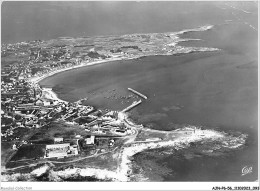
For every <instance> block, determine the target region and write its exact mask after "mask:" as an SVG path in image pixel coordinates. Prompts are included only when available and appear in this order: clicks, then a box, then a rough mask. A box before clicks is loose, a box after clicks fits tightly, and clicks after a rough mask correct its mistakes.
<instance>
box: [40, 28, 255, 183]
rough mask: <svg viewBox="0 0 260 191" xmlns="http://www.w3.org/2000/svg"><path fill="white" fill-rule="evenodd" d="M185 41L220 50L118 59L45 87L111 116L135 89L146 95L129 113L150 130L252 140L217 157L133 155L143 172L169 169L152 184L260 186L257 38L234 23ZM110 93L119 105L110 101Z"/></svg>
mask: <svg viewBox="0 0 260 191" xmlns="http://www.w3.org/2000/svg"><path fill="white" fill-rule="evenodd" d="M238 29H239V30H238ZM241 34H243V35H242V36H243V38H241ZM223 35H225V38H223ZM185 37H187V38H188V37H196V38H201V39H203V40H204V41H203V42H188V43H187V42H185V43H186V45H188V46H191V45H192V46H202V45H203V46H210V47H217V48H220V49H221V51H219V52H211V53H209V52H205V53H192V54H183V55H180V56H151V57H145V58H142V59H138V60H128V61H115V62H110V63H105V64H100V65H95V66H91V67H84V68H80V69H76V70H71V71H67V72H63V73H60V74H57V75H55V76H52V77H50V78H47V79H45V80H43V81H41V82H40V84H41V85H43V86H50V87H53V89H54V90H55V91H56V92H57V93H58V96H59V97H60V98H61V99H64V100H68V101H77V100H78V99H80V98H84V97H88V98H89V99H88V101H87V104H89V105H94V106H95V107H97V108H108V109H112V110H121V109H123V108H124V107H126V106H127V105H129V104H130V103H131V102H132V101H133V99H130V100H129V102H127V101H126V100H124V99H121V98H120V96H123V95H129V94H130V93H129V92H128V90H127V88H128V87H131V88H133V89H136V90H138V91H140V92H142V93H143V94H145V95H147V96H148V100H147V101H144V102H143V103H142V104H141V105H140V106H138V107H137V108H135V109H134V110H133V111H132V112H131V114H132V117H133V119H134V120H135V121H137V122H138V123H142V124H144V125H146V126H148V127H150V128H154V129H159V130H172V129H173V128H174V125H175V124H192V125H197V126H204V127H206V128H214V129H218V130H221V131H225V132H230V131H239V132H242V133H246V134H248V135H249V137H248V140H247V143H246V145H245V146H244V147H243V148H241V149H239V150H234V151H232V152H229V153H223V154H221V155H219V156H208V155H203V154H196V153H195V152H194V151H193V149H192V148H187V149H184V150H182V151H178V152H177V151H176V152H172V153H171V154H170V155H169V154H161V155H156V154H154V153H156V152H158V151H147V152H143V153H139V154H137V155H136V156H135V157H134V161H135V163H136V165H139V167H140V166H143V167H145V166H147V165H148V166H149V165H150V168H146V169H145V170H146V171H147V172H148V171H149V170H153V168H154V170H156V169H165V171H167V173H166V174H165V172H164V171H163V170H161V171H158V172H157V175H156V176H154V174H153V176H152V177H151V180H165V181H253V180H257V179H258V175H257V169H258V164H257V155H258V154H257V153H258V149H257V131H258V129H257V122H258V118H257V116H258V115H257V104H258V100H257V95H258V94H257V93H258V84H257V75H258V73H257V68H258V65H257V41H256V39H257V33H256V32H255V31H253V30H250V29H249V28H248V26H246V25H243V24H230V25H217V26H215V27H214V28H213V30H211V31H207V32H200V33H187V34H185ZM227 39H228V40H227ZM113 90H114V91H113ZM111 95H114V96H115V97H116V98H117V99H116V98H115V97H114V99H111V98H109V99H107V98H106V97H109V96H111ZM158 156H160V157H159V158H158ZM187 156H188V157H187ZM244 166H252V167H253V173H251V174H248V175H245V176H241V170H242V168H243V167H244ZM168 171H169V172H168ZM146 176H148V177H149V176H150V175H149V173H146Z"/></svg>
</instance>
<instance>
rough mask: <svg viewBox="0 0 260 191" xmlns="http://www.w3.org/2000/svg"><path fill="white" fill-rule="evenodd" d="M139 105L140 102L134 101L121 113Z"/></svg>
mask: <svg viewBox="0 0 260 191" xmlns="http://www.w3.org/2000/svg"><path fill="white" fill-rule="evenodd" d="M140 103H142V100H139V101H134V102H133V103H132V104H131V105H130V106H128V107H127V108H125V109H123V110H122V112H127V111H129V110H130V109H132V108H134V107H135V106H137V105H139V104H140Z"/></svg>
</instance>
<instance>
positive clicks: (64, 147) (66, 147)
mask: <svg viewBox="0 0 260 191" xmlns="http://www.w3.org/2000/svg"><path fill="white" fill-rule="evenodd" d="M69 151H70V144H69V143H64V144H53V145H46V151H45V155H44V158H54V157H66V156H68V153H69Z"/></svg>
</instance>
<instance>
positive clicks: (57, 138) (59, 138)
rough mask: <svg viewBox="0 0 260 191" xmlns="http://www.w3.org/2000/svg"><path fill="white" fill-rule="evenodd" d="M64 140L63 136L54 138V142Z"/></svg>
mask: <svg viewBox="0 0 260 191" xmlns="http://www.w3.org/2000/svg"><path fill="white" fill-rule="evenodd" d="M62 142H63V138H62V137H55V138H54V143H62Z"/></svg>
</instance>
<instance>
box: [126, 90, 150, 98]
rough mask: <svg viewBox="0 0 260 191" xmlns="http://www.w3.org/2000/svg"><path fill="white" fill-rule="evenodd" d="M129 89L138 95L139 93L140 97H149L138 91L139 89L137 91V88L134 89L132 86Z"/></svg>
mask: <svg viewBox="0 0 260 191" xmlns="http://www.w3.org/2000/svg"><path fill="white" fill-rule="evenodd" d="M127 89H128V90H129V91H131V92H133V93H135V94H136V95H138V96H140V97H142V98H144V99H147V96H145V95H144V94H141V93H140V92H138V91H136V90H134V89H132V88H127Z"/></svg>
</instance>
